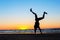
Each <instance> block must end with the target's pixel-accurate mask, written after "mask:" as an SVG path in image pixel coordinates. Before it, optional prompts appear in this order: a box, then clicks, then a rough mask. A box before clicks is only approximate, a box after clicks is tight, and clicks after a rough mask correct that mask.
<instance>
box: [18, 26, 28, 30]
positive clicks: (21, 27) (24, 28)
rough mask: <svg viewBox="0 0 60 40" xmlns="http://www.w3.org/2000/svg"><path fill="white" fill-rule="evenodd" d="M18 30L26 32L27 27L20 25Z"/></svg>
mask: <svg viewBox="0 0 60 40" xmlns="http://www.w3.org/2000/svg"><path fill="white" fill-rule="evenodd" d="M18 29H19V30H26V29H28V27H27V26H26V25H20V26H18Z"/></svg>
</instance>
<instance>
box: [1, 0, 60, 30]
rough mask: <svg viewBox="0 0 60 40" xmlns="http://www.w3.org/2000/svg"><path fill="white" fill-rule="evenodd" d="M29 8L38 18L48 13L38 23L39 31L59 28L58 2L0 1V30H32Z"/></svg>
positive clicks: (32, 23) (59, 5)
mask: <svg viewBox="0 0 60 40" xmlns="http://www.w3.org/2000/svg"><path fill="white" fill-rule="evenodd" d="M30 8H32V9H33V11H34V12H35V13H36V14H37V15H38V17H42V15H43V12H44V11H46V12H47V13H48V14H47V15H45V19H43V20H41V21H40V27H41V29H45V28H60V0H0V30H18V29H33V28H34V22H35V16H34V15H33V14H32V13H31V12H30Z"/></svg>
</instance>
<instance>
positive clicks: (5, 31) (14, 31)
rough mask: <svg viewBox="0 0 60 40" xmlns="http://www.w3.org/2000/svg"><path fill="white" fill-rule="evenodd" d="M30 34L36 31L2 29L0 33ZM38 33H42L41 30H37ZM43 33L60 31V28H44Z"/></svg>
mask: <svg viewBox="0 0 60 40" xmlns="http://www.w3.org/2000/svg"><path fill="white" fill-rule="evenodd" d="M21 33H23V34H25V33H26V34H28V33H31V34H32V33H34V30H0V34H21ZM36 33H40V31H39V30H37V31H36ZM42 33H60V30H50V29H44V30H42Z"/></svg>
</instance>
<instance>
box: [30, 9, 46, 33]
mask: <svg viewBox="0 0 60 40" xmlns="http://www.w3.org/2000/svg"><path fill="white" fill-rule="evenodd" d="M30 12H32V13H33V14H34V15H35V25H34V32H35V33H36V30H37V28H39V30H40V32H41V29H40V27H39V20H42V19H44V17H45V14H47V13H46V12H44V13H43V16H42V17H40V18H38V17H37V14H36V13H35V12H33V11H32V8H31V9H30ZM41 34H42V32H41Z"/></svg>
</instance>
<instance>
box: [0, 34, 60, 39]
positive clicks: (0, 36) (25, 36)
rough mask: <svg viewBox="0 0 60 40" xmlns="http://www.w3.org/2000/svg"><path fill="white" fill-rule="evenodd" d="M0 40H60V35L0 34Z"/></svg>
mask: <svg viewBox="0 0 60 40" xmlns="http://www.w3.org/2000/svg"><path fill="white" fill-rule="evenodd" d="M0 40H60V33H57V34H56V33H53V34H0Z"/></svg>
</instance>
